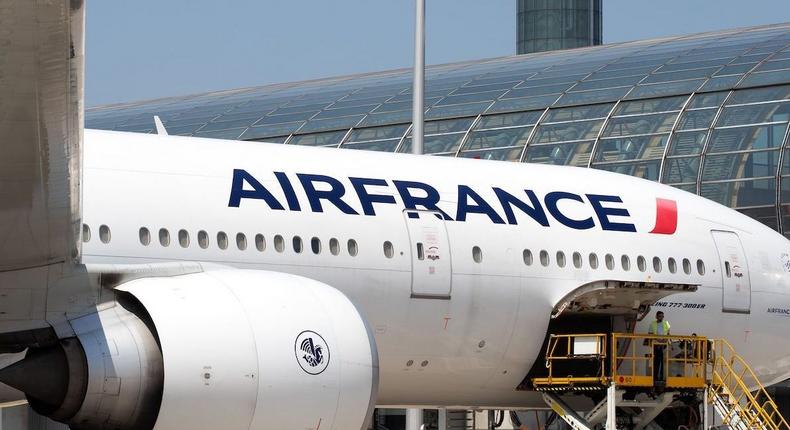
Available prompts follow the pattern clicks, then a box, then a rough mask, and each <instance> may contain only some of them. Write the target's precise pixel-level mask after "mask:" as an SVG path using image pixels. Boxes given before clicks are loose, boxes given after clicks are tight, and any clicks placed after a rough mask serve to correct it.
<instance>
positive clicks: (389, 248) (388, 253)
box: [384, 241, 395, 258]
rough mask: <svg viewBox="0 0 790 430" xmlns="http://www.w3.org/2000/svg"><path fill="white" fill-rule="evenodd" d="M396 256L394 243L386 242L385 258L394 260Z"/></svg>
mask: <svg viewBox="0 0 790 430" xmlns="http://www.w3.org/2000/svg"><path fill="white" fill-rule="evenodd" d="M394 255H395V249H394V248H393V247H392V242H390V241H386V242H384V256H385V257H387V258H392V257H393V256H394Z"/></svg>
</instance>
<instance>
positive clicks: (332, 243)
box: [329, 237, 340, 255]
mask: <svg viewBox="0 0 790 430" xmlns="http://www.w3.org/2000/svg"><path fill="white" fill-rule="evenodd" d="M329 252H330V253H331V254H332V255H340V241H339V240H337V239H335V238H334V237H333V238H331V239H329Z"/></svg>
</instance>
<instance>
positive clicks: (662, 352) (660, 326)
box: [647, 311, 670, 385]
mask: <svg viewBox="0 0 790 430" xmlns="http://www.w3.org/2000/svg"><path fill="white" fill-rule="evenodd" d="M669 327H670V326H669V321H666V320H664V313H663V312H661V311H658V312H656V319H655V320H654V321H653V322H651V323H650V329H648V332H647V333H648V334H650V335H653V336H669ZM650 343H651V345H652V346H653V385H664V384H666V382H667V378H666V373H667V372H666V369H665V368H664V362H665V361H666V352H667V346H668V342H664V341H661V340H658V339H653V340H652V342H650Z"/></svg>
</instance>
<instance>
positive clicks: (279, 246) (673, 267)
mask: <svg viewBox="0 0 790 430" xmlns="http://www.w3.org/2000/svg"><path fill="white" fill-rule="evenodd" d="M151 236H152V235H151V231H150V230H149V229H148V228H147V227H141V228H140V231H139V240H140V244H141V245H143V246H149V245H151V241H152V240H151ZM177 236H178V244H179V245H180V246H181V247H182V248H189V246H190V244H191V241H190V235H189V232H188V231H186V230H183V229H182V230H179V231H178V234H177ZM111 238H112V237H111V233H110V228H109V227H108V226H106V225H101V226H100V227H99V240H100V241H101V242H102V243H104V244H107V243H110V240H111ZM158 239H159V244H160V245H161V246H163V247H168V246H170V243H171V239H170V231H169V230H168V229H166V228H161V229H159V234H158ZM82 240H83V242H86V243H87V242H90V240H91V229H90V227H89V226H88V225H87V224H83V226H82ZM216 240H217V246H218V247H219V249H222V250H226V249H228V246H229V239H228V235H227V233H225V232H223V231H220V232H217V239H216ZM197 243H198V246H199V247H200V248H201V249H207V248H208V247H209V245H210V238H209V235H208V233H206V232H205V231H203V230H200V231H199V232H198V234H197ZM291 245H292V247H293V251H294V252H296V253H297V254H301V253H302V252H303V251H304V243H303V241H302V238H301V236H294V237H293V238H292V239H291ZM236 248H238V249H239V250H240V251H244V250H246V249H247V236H246V235H245V234H244V233H237V234H236ZM255 248H256V249H257V250H258V251H260V252H263V251H265V250H266V238H265V237H264V236H263V235H262V234H256V235H255ZM274 249H275V250H276V251H277V252H284V251H285V239H284V238H283V236H281V235H279V234H278V235H275V236H274ZM310 249H311V251H312V252H313V254H316V255H318V254H320V253H321V251H322V243H321V239H319V238H317V237H313V238H312V239H310ZM346 249H347V250H348V254H349V255H350V256H352V257H356V256H357V254H358V253H359V246H358V244H357V241H356V240H354V239H349V240H348V241H347V242H346ZM383 251H384V256H385V257H387V258H392V257H393V256H394V255H395V248H394V246H393V245H392V242H390V241H386V242H384V245H383ZM418 251H419V250H418ZM329 252H330V253H331V254H332V255H340V241H339V240H338V239H336V238H334V237H333V238H331V239H329ZM401 254H402V253H401ZM418 254H419V252H418ZM522 258H523V260H524V264H525V265H527V266H532V265H533V263H534V262H535V261H534V260H535V258H534V256H533V254H532V251H531V250H529V249H525V250H524V251H523V253H522ZM420 259H422V258H420ZM472 259H473V260H474V261H475V262H476V263H482V261H483V250H482V249H481V248H480V247H479V246H474V247H472ZM538 260H539V261H540V265H541V266H543V267H548V266H549V265H550V264H551V256H550V255H549V252H548V251H546V250H541V251H540V252H539V253H538ZM587 260H588V265H589V267H590V268H591V269H598V267H599V261H598V254H596V253H594V252H591V253H590V254H589V256H588V258H587ZM554 261H555V263H556V264H557V266H558V267H560V268H563V267H565V266H566V265H567V260H566V257H565V252H563V251H557V253H556V255H555V260H554ZM571 261H572V264H573V267H575V268H576V269H581V268H582V266H583V264H584V257H583V256H582V254H581V253H579V252H574V253H573V254H572V256H571ZM604 265H605V266H606V268H607V269H608V270H614V269H615V258H614V256H613V255H612V254H606V255H605V256H604ZM652 266H653V271H654V272H655V273H661V271H662V270H663V261H662V260H661V258H659V257H653V259H652ZM666 266H667V270H668V271H669V273H673V274H674V273H677V272H678V262H677V260H676V259H675V258H673V257H669V258H668V259H667V261H666ZM680 266H681V267H682V270H683V273H685V274H686V275H690V274H691V270H692V267H691V260H689V259H688V258H683V259H682V260H681V264H680ZM696 266H697V267H696V269H697V273H698V274H699V275H704V274H705V262H704V261H702V260H700V259H698V260H697V262H696ZM620 267H622V269H623V270H624V271H626V272H628V271H630V270H631V258H630V257H629V256H628V255H622V256H621V257H620ZM636 267H637V269H638V270H639V271H640V272H646V271H647V267H648V266H647V259H646V258H645V257H644V256H642V255H639V256H637V258H636Z"/></svg>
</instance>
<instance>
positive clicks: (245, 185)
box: [228, 169, 636, 232]
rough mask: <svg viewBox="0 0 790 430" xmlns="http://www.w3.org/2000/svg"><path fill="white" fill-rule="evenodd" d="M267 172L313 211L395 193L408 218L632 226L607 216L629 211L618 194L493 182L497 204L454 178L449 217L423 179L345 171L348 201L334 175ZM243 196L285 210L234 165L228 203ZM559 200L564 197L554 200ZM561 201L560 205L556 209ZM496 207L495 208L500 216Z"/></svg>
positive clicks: (291, 206)
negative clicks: (512, 188) (423, 214)
mask: <svg viewBox="0 0 790 430" xmlns="http://www.w3.org/2000/svg"><path fill="white" fill-rule="evenodd" d="M273 173H274V176H275V178H276V179H277V184H279V186H280V187H279V190H276V191H279V192H281V193H282V196H283V197H284V198H285V202H286V204H287V205H288V210H291V211H301V210H302V205H301V204H300V202H299V198H298V196H297V194H296V191H295V189H294V184H295V183H298V184H301V186H302V187H301V188H302V189H301V191H303V192H304V197H305V198H306V199H307V203H308V204H309V207H310V211H312V212H316V213H319V212H325V211H328V210H329V211H339V212H342V213H344V214H347V215H360V214H362V215H365V216H376V208H377V207H378V208H379V209H382V208H383V207H386V206H387V205H397V204H398V202H397V200H396V198H395V195H397V196H398V197H400V201H401V202H402V203H401V205H402V207H403V208H404V209H408V210H409V213H408V216H409V217H412V218H416V217H418V214H417V213H416V212H414V211H417V210H426V211H431V212H434V213H435V214H436V216H437V217H439V218H444V219H445V220H447V221H453V220H455V221H459V222H464V221H466V220H467V219H468V218H470V216H474V217H478V218H484V219H485V218H487V219H488V220H489V221H490V222H491V223H493V224H510V225H517V224H518V223H519V220H518V217H517V216H516V214H517V213H520V214H523V215H526V216H527V217H528V218H529V219H530V220H532V221H534V222H536V223H537V224H539V225H541V226H544V227H549V225H550V220H549V217H548V216H547V212H548V214H549V215H551V217H552V219H553V220H554V221H556V222H558V223H560V224H562V225H564V226H566V227H568V228H572V229H575V230H589V229H592V228H594V227H595V226H596V225H598V226H600V227H601V229H602V230H607V231H621V232H635V231H636V227H635V226H634V224H632V223H629V222H624V221H613V220H612V219H611V218H613V217H618V218H620V219H627V218H629V217H630V216H631V215H630V213H629V212H628V210H627V209H626V208H624V207H622V206H617V205H622V203H623V200H622V199H621V198H620V197H619V196H615V195H606V194H584V195H580V194H574V193H571V192H567V191H551V192H549V193H546V195H545V196H544V197H543V201H542V202H541V199H540V198H539V197H538V196H537V194H536V193H535V192H534V191H532V190H529V189H525V190H523V194H522V195H519V194H518V193H517V194H511V193H510V192H507V191H505V190H503V189H502V188H499V187H492V189H491V191H493V193H494V195H495V196H496V200H497V201H496V203H498V207H495V206H493V205H492V204H491V202H489V201H487V200H486V199H485V198H484V197H482V196H481V195H480V194H479V193H478V192H477V191H476V190H474V189H473V188H472V187H470V186H468V185H463V184H459V185H458V186H457V194H456V196H457V204H456V207H455V216H454V217H452V216H450V214H448V213H447V212H445V211H444V210H442V209H441V208H440V207H439V204H440V202H441V201H442V199H441V197H442V196H441V194H440V192H439V190H437V189H436V188H435V187H433V186H431V185H429V184H426V183H424V182H416V181H404V180H386V179H381V178H361V177H350V178H348V182H350V183H351V188H353V194H356V201H354V199H353V198H350V197H348V195H349V194H351V193H347V189H346V186H345V185H344V184H343V182H342V181H341V180H339V179H337V178H334V177H331V176H326V175H318V174H307V173H297V174H296V178H297V179H298V182H295V181H292V180H290V179H289V177H288V175H286V174H285V173H284V172H273ZM272 183H274V182H272ZM392 187H394V190H393V189H392ZM524 197H526V199H525V198H524ZM585 198H586V199H585ZM246 200H262V201H263V202H264V203H266V205H267V206H268V207H269V208H270V209H273V210H285V207H284V206H283V204H282V203H281V202H280V200H278V198H277V197H275V194H274V193H272V191H271V190H269V189H267V188H266V186H264V185H263V184H262V183H261V182H260V181H259V180H258V179H256V178H255V177H254V176H252V175H251V174H250V173H249V172H247V171H246V170H242V169H235V170H234V171H233V181H232V185H231V190H230V200H229V202H228V206H229V207H234V208H238V207H241V204H242V202H243V201H246ZM357 202H358V203H359V207H361V209H362V211H361V213H360V212H359V211H357V210H356V209H354V207H353V206H352V205H351V203H357ZM561 202H564V203H562V204H560V203H561ZM561 206H562V207H564V208H566V209H565V210H563V209H561ZM569 206H573V207H574V208H575V209H576V210H575V211H574V212H573V214H572V215H569V214H568V213H566V211H567V208H568V207H569ZM584 208H587V215H589V216H587V217H586V218H582V217H580V216H579V213H580V210H579V209H581V211H582V212H583V211H584ZM497 209H501V212H502V213H504V217H502V215H500V212H498V211H497ZM516 211H518V212H516ZM593 215H594V216H593ZM596 220H597V223H596Z"/></svg>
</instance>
